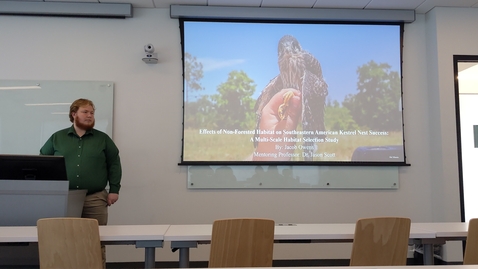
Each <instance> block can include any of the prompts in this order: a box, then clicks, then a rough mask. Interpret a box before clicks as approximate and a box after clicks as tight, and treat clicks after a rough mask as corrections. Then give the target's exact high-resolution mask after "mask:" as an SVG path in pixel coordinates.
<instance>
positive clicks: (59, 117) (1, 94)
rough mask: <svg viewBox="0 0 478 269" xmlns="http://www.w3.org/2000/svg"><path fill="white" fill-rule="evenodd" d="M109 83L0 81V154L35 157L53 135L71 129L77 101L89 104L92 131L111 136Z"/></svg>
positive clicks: (111, 101) (110, 83) (111, 90)
mask: <svg viewBox="0 0 478 269" xmlns="http://www.w3.org/2000/svg"><path fill="white" fill-rule="evenodd" d="M113 90H114V84H113V82H108V81H33V80H16V81H14V80H0V154H39V153H40V148H41V147H42V146H43V144H44V143H45V142H46V140H47V139H48V138H49V137H50V136H51V135H52V134H53V133H54V132H56V131H58V130H60V129H64V128H68V127H70V126H71V125H72V123H71V122H70V120H69V117H68V113H69V110H70V105H71V103H72V102H73V101H74V100H76V99H79V98H86V99H90V100H92V101H93V103H94V104H95V107H96V111H95V119H96V124H95V129H98V130H100V131H103V132H105V133H107V134H108V135H109V136H110V137H112V134H113Z"/></svg>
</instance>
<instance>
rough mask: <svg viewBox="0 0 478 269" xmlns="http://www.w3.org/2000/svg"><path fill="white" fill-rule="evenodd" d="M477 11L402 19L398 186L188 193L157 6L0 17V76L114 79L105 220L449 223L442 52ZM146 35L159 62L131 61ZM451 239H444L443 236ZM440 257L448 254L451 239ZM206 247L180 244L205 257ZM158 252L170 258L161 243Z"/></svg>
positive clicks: (458, 43) (453, 172)
mask: <svg viewBox="0 0 478 269" xmlns="http://www.w3.org/2000/svg"><path fill="white" fill-rule="evenodd" d="M477 24H478V10H477V9H461V8H436V9H434V10H432V11H431V12H429V13H428V14H427V15H423V14H418V15H417V20H416V21H415V22H413V23H411V24H407V25H406V26H405V33H404V55H403V56H404V59H403V60H404V65H403V77H404V80H403V83H404V84H403V90H404V122H405V139H406V146H407V148H406V153H407V160H408V162H409V163H411V166H410V167H401V168H400V169H399V173H400V188H399V189H398V190H189V189H187V184H186V183H187V174H186V168H185V167H180V166H178V165H177V164H178V162H179V161H180V154H181V121H182V108H181V107H182V77H181V51H180V49H181V46H180V36H179V24H178V21H177V20H175V19H170V18H169V10H167V9H135V10H134V17H133V18H129V19H125V20H114V19H91V18H53V17H51V18H50V17H15V16H0V34H1V38H0V79H8V80H13V79H15V80H16V79H42V80H101V81H105V80H106V81H113V82H114V83H115V96H114V119H113V121H114V130H113V139H114V140H115V142H116V143H117V145H118V147H119V148H120V154H121V157H122V161H123V167H124V178H123V182H122V183H123V188H122V190H121V193H120V200H119V202H118V203H116V204H115V205H114V206H112V207H111V208H110V221H109V223H110V224H189V223H191V224H193V223H211V222H212V221H213V220H214V219H217V218H226V217H268V218H273V219H275V220H276V222H288V223H290V222H292V223H294V222H295V223H314V222H324V223H332V222H355V221H356V219H358V218H361V217H371V216H377V215H401V216H407V217H410V218H411V219H412V221H414V222H431V221H460V206H459V200H460V198H459V187H458V164H457V162H458V161H457V145H456V125H455V108H454V84H453V83H454V82H453V67H452V66H453V65H452V55H453V54H478V46H476V44H478V40H477V39H478V35H476V34H475V32H476V31H475V27H476V25H477ZM147 43H152V44H153V45H154V46H155V48H156V50H157V52H158V56H159V63H158V64H156V65H148V64H145V63H144V62H142V61H141V58H142V56H143V46H144V45H145V44H147ZM452 246H453V244H452ZM450 249H452V250H451V251H449V252H450V254H449V255H448V257H447V259H448V260H449V261H456V260H460V259H461V258H460V251H461V249H459V248H458V247H456V249H455V250H453V248H450ZM107 251H108V261H110V262H112V261H114V262H121V261H141V260H143V259H144V252H143V249H135V248H134V246H108V249H107ZM208 253H209V249H208V246H207V245H201V246H199V248H198V249H193V250H192V251H191V258H192V260H207V258H208ZM349 255H350V244H312V245H307V244H304V245H295V244H287V245H276V247H275V252H274V258H275V259H294V258H304V259H326V258H331V259H332V258H348V257H349ZM156 257H157V260H158V261H174V260H177V257H178V254H177V253H171V250H170V249H169V245H168V244H166V246H165V248H163V249H158V250H157V256H156Z"/></svg>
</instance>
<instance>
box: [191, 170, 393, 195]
mask: <svg viewBox="0 0 478 269" xmlns="http://www.w3.org/2000/svg"><path fill="white" fill-rule="evenodd" d="M398 169H399V167H397V166H274V165H258V166H189V167H188V188H189V189H235V188H239V189H243V188H251V189H398V187H399V171H398Z"/></svg>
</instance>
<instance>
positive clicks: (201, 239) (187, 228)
mask: <svg viewBox="0 0 478 269" xmlns="http://www.w3.org/2000/svg"><path fill="white" fill-rule="evenodd" d="M211 233H212V224H199V225H171V226H170V227H169V229H168V230H167V231H166V233H165V234H164V240H165V241H170V242H171V248H172V249H173V251H174V250H176V249H179V267H180V268H187V267H189V249H190V248H195V247H197V245H198V244H209V243H210V241H211ZM354 233H355V223H321V224H277V225H276V227H275V233H274V242H276V243H331V242H333V243H338V242H352V241H353V238H354ZM410 240H411V241H412V242H413V243H420V244H423V245H424V246H425V245H426V246H428V247H427V253H428V248H429V247H430V248H432V247H431V246H432V244H434V243H436V241H435V240H436V233H435V231H433V230H431V229H426V228H423V227H418V226H412V227H411V229H410ZM432 251H433V250H432ZM426 260H427V262H429V257H428V256H427V259H426ZM424 261H425V253H424ZM428 264H433V252H432V257H431V263H428Z"/></svg>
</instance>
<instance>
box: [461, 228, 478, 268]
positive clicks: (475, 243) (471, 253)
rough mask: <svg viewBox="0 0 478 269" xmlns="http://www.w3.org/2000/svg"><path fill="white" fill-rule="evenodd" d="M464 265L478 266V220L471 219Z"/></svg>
mask: <svg viewBox="0 0 478 269" xmlns="http://www.w3.org/2000/svg"><path fill="white" fill-rule="evenodd" d="M463 264H478V219H471V220H470V221H469V222H468V235H467V237H466V247H465V256H464V257H463Z"/></svg>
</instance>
